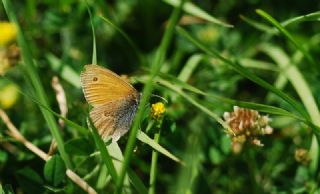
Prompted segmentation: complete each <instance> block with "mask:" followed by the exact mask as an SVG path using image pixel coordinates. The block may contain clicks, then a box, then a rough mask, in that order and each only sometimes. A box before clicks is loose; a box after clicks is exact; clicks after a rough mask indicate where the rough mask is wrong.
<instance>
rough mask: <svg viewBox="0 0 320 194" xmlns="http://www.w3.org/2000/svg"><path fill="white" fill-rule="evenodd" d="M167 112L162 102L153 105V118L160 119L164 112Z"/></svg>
mask: <svg viewBox="0 0 320 194" xmlns="http://www.w3.org/2000/svg"><path fill="white" fill-rule="evenodd" d="M165 112H166V108H165V106H164V104H163V103H162V102H157V103H155V104H152V105H151V117H152V118H153V119H156V120H158V119H160V118H161V117H163V114H164V113H165Z"/></svg>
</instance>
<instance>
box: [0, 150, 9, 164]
mask: <svg viewBox="0 0 320 194" xmlns="http://www.w3.org/2000/svg"><path fill="white" fill-rule="evenodd" d="M7 159H8V154H7V152H4V151H2V150H0V164H1V163H5V162H6V161H7Z"/></svg>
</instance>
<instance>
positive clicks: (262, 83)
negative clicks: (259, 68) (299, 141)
mask: <svg viewBox="0 0 320 194" xmlns="http://www.w3.org/2000/svg"><path fill="white" fill-rule="evenodd" d="M177 31H178V33H179V34H180V35H182V36H183V37H185V38H186V39H188V40H189V41H191V42H192V43H193V44H195V45H196V46H197V47H198V48H199V49H201V50H202V51H204V52H205V53H207V54H208V55H211V56H214V57H217V58H218V59H220V60H222V61H224V62H225V63H226V64H228V65H230V66H231V67H232V68H233V69H234V70H235V71H237V72H238V73H239V74H241V75H242V76H244V77H246V78H248V79H249V80H251V81H253V82H255V83H256V84H258V85H260V86H262V87H264V88H266V89H267V90H270V91H272V92H273V93H275V94H276V95H278V96H279V97H281V98H282V99H283V100H285V101H286V102H288V103H289V104H290V105H291V106H292V107H293V108H294V109H296V110H297V111H298V112H299V113H300V114H301V115H302V116H303V117H304V118H305V119H307V120H310V118H309V115H308V114H307V113H306V111H305V110H304V109H303V107H302V106H301V104H299V103H298V102H296V101H295V100H294V99H292V98H291V97H290V96H288V95H287V94H285V93H284V92H282V91H280V90H278V89H277V88H275V87H274V86H272V85H271V84H269V83H268V82H266V81H264V80H263V79H261V78H260V77H258V76H256V75H255V74H253V73H251V72H250V71H248V70H247V69H246V68H244V67H243V66H241V65H239V64H238V63H236V62H233V61H230V60H228V59H226V58H224V57H223V56H221V55H220V54H219V53H218V52H217V51H214V50H212V49H211V50H210V49H208V48H207V47H206V46H204V45H203V44H202V43H200V42H199V41H197V40H196V39H195V38H193V37H192V36H191V35H190V34H189V33H188V32H186V31H185V30H184V29H182V28H180V27H177Z"/></svg>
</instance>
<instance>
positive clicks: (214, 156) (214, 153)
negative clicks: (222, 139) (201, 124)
mask: <svg viewBox="0 0 320 194" xmlns="http://www.w3.org/2000/svg"><path fill="white" fill-rule="evenodd" d="M209 158H210V161H211V162H212V164H220V163H221V162H222V160H223V156H222V154H221V153H220V151H219V150H218V149H217V148H215V147H211V148H210V149H209Z"/></svg>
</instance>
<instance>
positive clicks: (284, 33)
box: [256, 9, 318, 70]
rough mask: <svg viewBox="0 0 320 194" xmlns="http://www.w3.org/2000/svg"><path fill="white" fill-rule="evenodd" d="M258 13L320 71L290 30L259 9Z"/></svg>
mask: <svg viewBox="0 0 320 194" xmlns="http://www.w3.org/2000/svg"><path fill="white" fill-rule="evenodd" d="M256 12H257V14H259V15H260V16H262V17H263V18H264V19H266V20H267V21H268V22H270V23H271V24H272V25H273V26H275V27H276V28H277V29H278V30H279V31H280V33H281V34H282V35H283V36H284V37H285V38H287V39H288V40H289V41H290V42H291V43H292V44H293V45H294V46H295V47H296V48H297V49H298V50H300V51H301V52H302V53H303V54H304V56H305V57H306V59H307V60H308V61H309V63H310V64H311V65H312V68H314V70H317V69H318V67H317V65H316V62H315V60H314V59H313V57H312V56H311V55H310V54H309V53H308V52H307V51H306V50H305V48H304V47H303V46H302V44H301V43H299V42H298V41H297V40H296V39H295V38H294V37H293V36H292V35H291V34H290V32H289V31H288V30H286V29H285V28H284V27H283V26H282V25H281V24H280V23H279V22H278V21H277V20H275V19H274V18H273V17H271V16H270V15H269V14H267V13H266V12H264V11H263V10H261V9H257V10H256Z"/></svg>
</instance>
